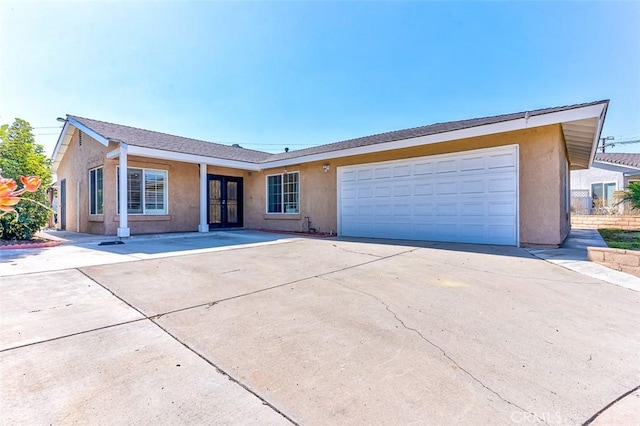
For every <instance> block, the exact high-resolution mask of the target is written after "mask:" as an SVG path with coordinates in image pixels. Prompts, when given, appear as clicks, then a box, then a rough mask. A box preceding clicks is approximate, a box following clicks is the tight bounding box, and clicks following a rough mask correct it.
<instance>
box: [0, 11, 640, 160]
mask: <svg viewBox="0 0 640 426" xmlns="http://www.w3.org/2000/svg"><path fill="white" fill-rule="evenodd" d="M638 22H640V3H638V2H586V3H582V2H522V3H511V2H509V3H507V2H486V3H485V2H465V3H457V2H446V3H440V2H402V1H395V2H355V1H352V2H304V1H298V2H212V1H209V2H155V3H146V2H139V1H136V2H129V3H123V2H122V3H121V2H102V3H96V2H92V3H88V2H15V3H12V2H6V1H5V2H2V4H1V5H0V49H1V50H0V54H1V55H2V56H1V58H2V59H1V60H0V122H2V123H7V122H10V121H12V120H13V118H14V117H21V118H24V119H26V120H28V121H30V122H31V124H32V125H33V126H34V127H35V128H36V129H35V133H36V135H37V140H38V141H39V142H40V143H42V144H43V145H45V148H46V150H47V151H48V152H52V150H53V147H54V145H55V142H56V140H57V134H58V132H59V129H58V128H57V126H59V125H60V123H58V122H57V121H56V120H55V119H56V117H61V116H64V114H67V113H68V114H74V115H80V116H85V117H90V118H95V119H99V120H104V121H110V122H115V123H120V124H127V125H132V126H136V127H142V128H147V129H152V130H157V131H163V132H167V133H172V134H178V135H181V136H189V137H193V138H198V139H204V140H209V141H215V142H222V143H229V144H231V143H239V144H241V145H242V146H244V147H247V148H253V149H260V150H265V151H270V152H279V151H282V150H283V149H284V147H290V148H291V149H298V148H302V147H305V146H309V145H317V144H322V143H330V142H335V141H339V140H344V139H349V138H353V137H359V136H365V135H369V134H374V133H379V132H384V131H390V130H397V129H403V128H408V127H415V126H420V125H425V124H431V123H435V122H442V121H451V120H460V119H465V118H475V117H482V116H488V115H495V114H502V113H511V112H516V111H525V110H530V109H536V108H544V107H551V106H559V105H567V104H574V103H581V102H589V101H594V100H600V99H611V104H610V107H609V112H608V114H607V120H606V124H605V128H604V132H603V136H609V135H611V136H614V137H615V138H616V140H618V141H620V140H629V139H640V25H638ZM620 151H627V152H640V144H635V145H626V146H616V147H614V148H613V149H611V150H610V151H609V152H620Z"/></svg>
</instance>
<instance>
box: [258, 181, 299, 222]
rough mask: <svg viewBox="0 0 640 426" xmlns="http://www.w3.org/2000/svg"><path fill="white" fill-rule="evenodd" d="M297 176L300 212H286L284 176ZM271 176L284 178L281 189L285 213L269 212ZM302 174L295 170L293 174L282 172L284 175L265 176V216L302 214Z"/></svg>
mask: <svg viewBox="0 0 640 426" xmlns="http://www.w3.org/2000/svg"><path fill="white" fill-rule="evenodd" d="M294 173H295V174H297V175H298V211H297V212H286V211H284V175H285V174H287V175H291V174H294ZM270 176H282V181H281V183H280V189H281V190H282V209H283V211H281V212H270V211H269V177H270ZM300 176H301V174H300V171H299V170H295V171H293V172H286V173H285V172H282V173H271V174H269V175H266V176H265V179H264V183H265V195H266V198H265V201H266V202H265V206H264V210H265V214H275V215H285V214H300V211H301V210H302V208H301V206H302V202H301V201H302V200H301V197H300V194H301V193H302V186H301V182H300V181H301V178H300Z"/></svg>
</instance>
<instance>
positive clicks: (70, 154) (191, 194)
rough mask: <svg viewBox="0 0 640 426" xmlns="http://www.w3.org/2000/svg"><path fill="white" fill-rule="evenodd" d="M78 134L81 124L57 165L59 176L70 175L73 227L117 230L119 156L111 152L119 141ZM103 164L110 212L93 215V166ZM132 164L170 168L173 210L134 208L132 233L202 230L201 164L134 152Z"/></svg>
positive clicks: (69, 222) (112, 232) (130, 219)
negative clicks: (107, 141) (137, 212)
mask: <svg viewBox="0 0 640 426" xmlns="http://www.w3.org/2000/svg"><path fill="white" fill-rule="evenodd" d="M78 135H79V132H78V130H76V131H75V133H74V135H73V137H72V139H71V142H70V144H69V147H68V148H67V151H66V152H65V155H64V158H63V159H62V161H61V162H60V165H59V166H58V171H57V175H58V181H61V180H62V179H66V180H67V196H66V202H67V218H66V219H67V223H66V225H67V230H69V231H75V232H87V233H92V234H103V235H115V234H116V232H117V228H118V226H119V221H120V217H119V216H118V214H117V193H116V187H117V186H116V178H117V166H118V159H117V158H116V159H107V158H106V154H107V152H109V151H111V150H113V149H116V148H117V147H118V145H117V144H116V143H113V142H112V143H110V144H109V147H105V146H104V145H102V144H100V143H99V142H97V141H96V140H95V139H93V138H91V137H90V136H88V135H87V134H83V135H82V146H80V145H79V143H78ZM99 166H103V168H104V172H103V173H104V200H103V201H104V204H103V209H104V214H101V215H90V214H89V170H90V169H92V168H95V167H99ZM128 167H140V168H149V169H157V170H166V171H167V172H168V183H167V185H168V200H169V204H168V214H166V215H134V214H129V215H128V222H129V228H130V229H131V234H145V233H162V232H186V231H197V229H198V222H199V203H200V201H199V198H198V188H199V181H200V172H199V168H198V165H197V164H189V163H181V162H177V161H167V160H158V159H149V158H139V157H135V156H129V157H128ZM78 190H79V192H78ZM77 200H79V204H78V202H77ZM78 213H79V216H78ZM78 217H79V219H80V220H78ZM78 223H79V226H78Z"/></svg>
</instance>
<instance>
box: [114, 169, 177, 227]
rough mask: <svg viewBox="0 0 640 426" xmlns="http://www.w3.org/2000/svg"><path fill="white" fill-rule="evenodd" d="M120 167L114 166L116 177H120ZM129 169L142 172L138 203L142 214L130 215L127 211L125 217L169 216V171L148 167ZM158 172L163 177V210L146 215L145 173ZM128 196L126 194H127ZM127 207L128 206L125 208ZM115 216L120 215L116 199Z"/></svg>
mask: <svg viewBox="0 0 640 426" xmlns="http://www.w3.org/2000/svg"><path fill="white" fill-rule="evenodd" d="M120 169H121V167H120V166H116V176H120ZM129 169H132V170H140V171H141V172H142V183H141V185H142V186H141V194H140V202H141V204H142V206H141V207H142V213H130V212H129V211H127V215H128V216H167V215H169V170H167V169H152V168H149V167H133V166H128V167H127V171H128V170H129ZM148 171H149V172H158V173H163V174H164V176H165V179H164V204H165V210H164V211H162V212H156V211H154V212H153V213H147V209H146V201H145V198H146V194H145V191H146V189H145V183H146V177H145V173H146V172H148ZM125 176H128V173H126V174H125ZM127 195H128V194H127ZM127 204H128V203H127V202H125V205H127ZM127 207H128V206H127ZM116 214H117V215H120V207H119V205H118V202H117V199H116Z"/></svg>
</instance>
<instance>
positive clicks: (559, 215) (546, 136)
mask: <svg viewBox="0 0 640 426" xmlns="http://www.w3.org/2000/svg"><path fill="white" fill-rule="evenodd" d="M82 141H83V143H82V145H81V146H80V145H79V132H78V131H77V130H76V132H75V134H74V135H73V138H72V140H71V143H70V145H69V147H68V149H67V151H66V153H65V155H64V158H63V160H62V161H61V162H60V165H59V167H58V180H61V179H66V182H67V196H66V206H67V208H66V211H67V217H66V223H67V230H71V231H79V232H89V233H95V234H104V235H114V234H116V231H117V228H118V223H119V216H118V215H117V212H116V206H117V202H116V200H117V198H116V197H117V194H116V168H117V166H118V161H119V160H118V158H114V159H107V157H106V154H107V153H108V152H109V151H112V150H114V149H116V148H117V146H118V145H117V144H116V143H113V142H110V144H109V147H105V146H104V145H102V144H100V143H99V142H98V141H96V140H94V139H92V138H90V137H89V136H88V135H86V134H85V135H83V136H82ZM512 144H517V145H518V146H519V194H520V196H519V234H520V243H521V245H555V244H560V243H561V242H562V241H563V240H564V238H565V237H566V235H567V233H568V231H569V227H570V222H569V215H568V209H567V205H566V199H567V197H566V185H565V183H566V176H567V172H566V171H567V155H566V149H565V144H564V139H563V134H562V129H561V126H560V125H550V126H544V127H536V128H531V129H525V130H519V131H513V132H505V133H500V134H495V135H487V136H480V137H474V138H468V139H460V140H455V141H450V142H444V143H437V144H431V145H422V146H418V147H412V148H405V149H395V150H390V151H384V152H378V153H371V154H365V155H357V156H348V157H342V158H337V159H332V160H328V161H316V162H309V163H302V164H297V165H288V166H286V167H280V168H271V169H266V170H262V171H247V170H241V169H235V168H225V167H214V166H208V167H207V173H208V174H216V175H223V176H237V177H242V178H243V186H244V198H243V210H244V227H245V228H249V229H269V230H282V231H304V230H306V228H307V220H306V218H307V217H308V218H309V219H310V220H311V226H312V227H313V228H315V229H317V230H318V231H319V232H326V233H331V232H333V233H335V232H336V230H337V221H338V218H337V187H336V185H337V169H338V168H339V167H342V166H348V165H355V164H363V163H372V162H379V161H387V160H397V159H405V158H412V157H421V156H429V155H436V154H445V153H454V152H460V151H467V150H473V149H480V148H490V147H497V146H502V145H512ZM326 164H328V165H329V166H330V168H329V170H328V171H327V172H325V171H324V168H323V166H324V165H326ZM98 166H103V167H104V214H102V215H89V198H88V197H89V196H88V193H89V181H88V180H89V178H88V176H89V170H90V169H92V168H95V167H98ZM128 167H140V168H152V169H159V170H166V171H167V172H168V182H167V184H168V212H167V214H166V215H135V214H129V215H128V221H129V226H130V228H131V233H132V234H143V233H162V232H184V231H197V230H198V223H199V206H200V199H199V185H200V183H199V180H200V172H199V165H198V164H193V163H186V162H178V161H168V160H160V159H153V158H141V157H135V156H129V158H128ZM285 170H287V172H296V171H297V172H300V212H299V213H296V214H267V213H266V181H267V176H268V175H270V174H277V173H283V172H284V171H285ZM78 190H79V192H78ZM78 201H79V203H78Z"/></svg>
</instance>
